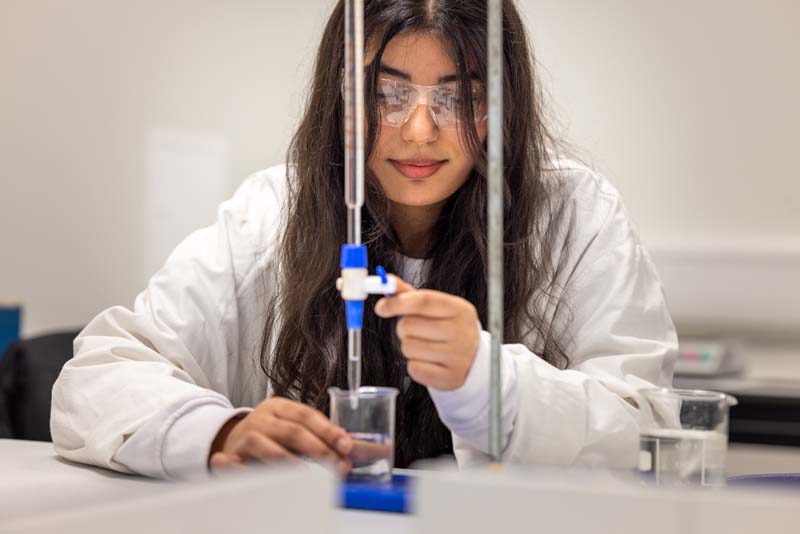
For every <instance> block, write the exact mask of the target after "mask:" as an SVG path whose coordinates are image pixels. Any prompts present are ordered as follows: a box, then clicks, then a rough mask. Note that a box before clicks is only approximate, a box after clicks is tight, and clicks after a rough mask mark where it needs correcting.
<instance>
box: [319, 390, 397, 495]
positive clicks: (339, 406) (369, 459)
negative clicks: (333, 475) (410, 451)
mask: <svg viewBox="0 0 800 534" xmlns="http://www.w3.org/2000/svg"><path fill="white" fill-rule="evenodd" d="M328 393H329V394H330V399H331V408H330V412H331V413H330V418H331V421H332V422H333V423H334V424H336V425H339V426H340V427H342V428H343V429H344V430H345V432H347V433H348V434H349V435H350V437H351V438H353V450H352V452H351V453H350V456H349V457H350V461H351V462H352V463H353V470H352V472H351V473H350V475H349V476H348V479H349V480H351V481H358V482H388V481H390V480H391V478H392V467H393V466H394V425H395V401H396V399H397V393H398V392H397V389H395V388H386V387H360V388H358V389H357V390H354V391H350V390H344V389H339V388H330V389H329V390H328Z"/></svg>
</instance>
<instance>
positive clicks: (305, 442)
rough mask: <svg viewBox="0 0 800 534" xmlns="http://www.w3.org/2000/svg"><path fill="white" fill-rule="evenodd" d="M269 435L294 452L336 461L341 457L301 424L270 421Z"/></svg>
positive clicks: (280, 420)
mask: <svg viewBox="0 0 800 534" xmlns="http://www.w3.org/2000/svg"><path fill="white" fill-rule="evenodd" d="M269 435H270V437H272V438H273V439H274V440H275V441H277V442H279V443H281V444H282V445H283V446H285V447H286V448H288V449H289V450H291V451H292V452H294V453H296V454H300V455H303V456H308V457H310V458H315V459H322V460H327V461H329V462H331V463H337V462H339V461H341V460H343V457H342V456H341V455H340V454H339V453H338V452H336V451H335V450H334V449H332V448H331V447H329V446H328V445H327V444H326V443H325V442H324V441H322V440H321V439H320V438H318V437H317V436H316V435H314V434H313V433H312V432H311V431H309V430H308V429H307V428H305V427H304V426H302V425H299V424H297V423H295V422H293V421H288V420H284V419H274V420H273V421H271V424H270V429H269Z"/></svg>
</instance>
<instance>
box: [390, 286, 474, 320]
mask: <svg viewBox="0 0 800 534" xmlns="http://www.w3.org/2000/svg"><path fill="white" fill-rule="evenodd" d="M462 300H463V299H460V298H459V297H455V296H453V295H448V294H447V293H441V292H439V291H433V290H429V289H419V290H414V291H408V292H406V293H400V294H397V295H395V296H394V297H389V298H386V297H384V298H382V299H380V300H379V301H378V302H377V303H376V304H375V313H376V314H377V315H378V316H380V317H384V318H388V317H397V316H399V315H421V316H423V317H430V318H434V319H446V318H452V317H455V316H457V315H458V314H459V312H461V311H462V310H461V307H462V306H461V301H462ZM464 302H466V301H464Z"/></svg>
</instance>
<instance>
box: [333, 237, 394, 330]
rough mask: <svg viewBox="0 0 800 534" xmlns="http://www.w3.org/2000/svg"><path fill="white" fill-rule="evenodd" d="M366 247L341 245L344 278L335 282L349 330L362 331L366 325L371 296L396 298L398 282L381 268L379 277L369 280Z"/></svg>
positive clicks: (370, 277) (341, 265) (378, 269)
mask: <svg viewBox="0 0 800 534" xmlns="http://www.w3.org/2000/svg"><path fill="white" fill-rule="evenodd" d="M368 266H369V263H368V261H367V247H366V245H342V259H341V262H340V267H341V268H342V277H341V278H339V279H338V280H336V289H338V290H339V291H340V292H341V294H342V298H343V299H344V305H345V316H346V318H347V329H348V330H361V327H362V324H363V322H364V301H365V300H366V299H367V297H368V296H369V295H393V294H394V293H395V292H396V291H397V281H396V280H395V279H394V278H389V277H388V276H386V271H385V270H384V269H383V267H381V266H379V267H378V268H377V272H378V274H379V276H369V272H368V270H367V268H368Z"/></svg>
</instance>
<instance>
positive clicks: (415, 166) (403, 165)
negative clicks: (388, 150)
mask: <svg viewBox="0 0 800 534" xmlns="http://www.w3.org/2000/svg"><path fill="white" fill-rule="evenodd" d="M389 161H390V162H391V163H392V165H394V168H395V169H397V170H398V171H400V172H401V173H402V174H403V176H405V177H406V178H411V179H412V180H422V179H423V178H427V177H429V176H431V175H432V174H433V173H435V172H436V171H438V170H439V169H440V168H441V167H442V165H444V164H445V163H447V160H446V159H445V160H442V161H413V162H412V161H396V160H393V159H391V160H389Z"/></svg>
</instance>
